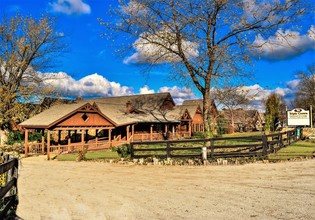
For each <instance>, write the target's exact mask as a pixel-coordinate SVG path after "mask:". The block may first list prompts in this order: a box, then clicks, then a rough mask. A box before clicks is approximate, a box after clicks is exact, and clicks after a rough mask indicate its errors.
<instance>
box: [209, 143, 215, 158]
mask: <svg viewBox="0 0 315 220" xmlns="http://www.w3.org/2000/svg"><path fill="white" fill-rule="evenodd" d="M210 148H211V153H210V155H211V158H213V157H214V140H213V139H211V140H210Z"/></svg>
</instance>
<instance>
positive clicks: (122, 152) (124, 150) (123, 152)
mask: <svg viewBox="0 0 315 220" xmlns="http://www.w3.org/2000/svg"><path fill="white" fill-rule="evenodd" d="M114 150H116V152H117V153H118V154H119V156H120V157H128V156H129V155H130V149H129V145H127V144H125V145H122V146H120V147H117V148H114Z"/></svg>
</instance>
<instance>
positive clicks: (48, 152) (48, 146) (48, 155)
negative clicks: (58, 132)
mask: <svg viewBox="0 0 315 220" xmlns="http://www.w3.org/2000/svg"><path fill="white" fill-rule="evenodd" d="M47 160H50V131H49V130H47Z"/></svg>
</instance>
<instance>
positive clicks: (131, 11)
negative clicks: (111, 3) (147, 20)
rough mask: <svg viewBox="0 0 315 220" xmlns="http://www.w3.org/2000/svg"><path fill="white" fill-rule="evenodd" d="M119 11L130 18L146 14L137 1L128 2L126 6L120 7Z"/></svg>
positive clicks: (145, 10)
mask: <svg viewBox="0 0 315 220" xmlns="http://www.w3.org/2000/svg"><path fill="white" fill-rule="evenodd" d="M121 10H122V12H123V13H125V14H128V15H130V16H140V15H144V14H147V12H148V10H147V9H146V8H145V6H144V5H143V4H141V3H140V2H137V1H130V2H129V3H128V5H125V6H122V7H121Z"/></svg>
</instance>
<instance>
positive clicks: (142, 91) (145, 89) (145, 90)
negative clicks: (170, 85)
mask: <svg viewBox="0 0 315 220" xmlns="http://www.w3.org/2000/svg"><path fill="white" fill-rule="evenodd" d="M139 91H140V94H152V93H154V90H153V89H149V86H147V85H145V86H144V87H142V88H140V90H139Z"/></svg>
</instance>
